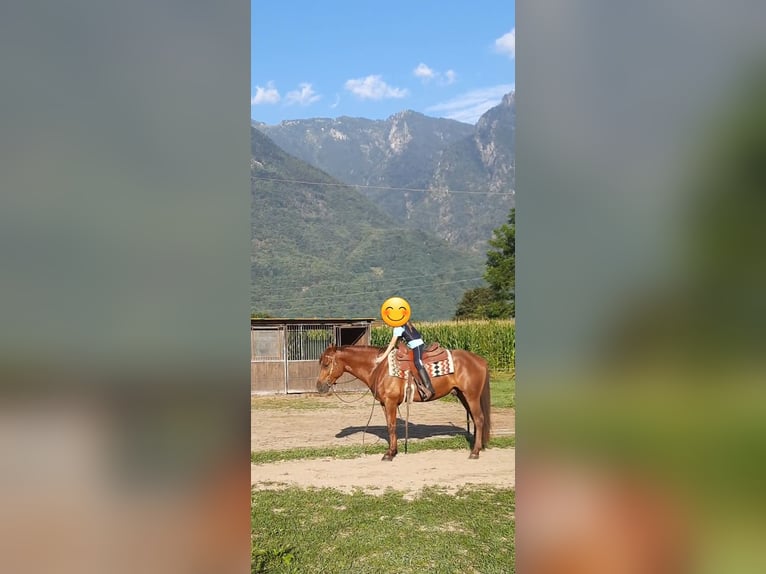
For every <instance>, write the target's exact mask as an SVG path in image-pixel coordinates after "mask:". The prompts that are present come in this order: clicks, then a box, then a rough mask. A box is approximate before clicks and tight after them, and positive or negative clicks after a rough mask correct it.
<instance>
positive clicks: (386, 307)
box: [380, 297, 410, 327]
mask: <svg viewBox="0 0 766 574" xmlns="http://www.w3.org/2000/svg"><path fill="white" fill-rule="evenodd" d="M380 316H381V317H382V318H383V321H385V322H386V325H388V326H389V327H401V326H402V325H404V324H405V323H406V322H407V321H409V320H410V304H409V303H407V301H405V300H404V299H402V298H401V297H391V298H389V299H386V300H385V301H384V302H383V305H381V306H380Z"/></svg>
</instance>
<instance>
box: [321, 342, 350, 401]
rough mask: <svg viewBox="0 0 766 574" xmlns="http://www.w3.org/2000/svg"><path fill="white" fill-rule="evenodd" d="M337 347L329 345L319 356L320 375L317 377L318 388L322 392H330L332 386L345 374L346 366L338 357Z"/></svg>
mask: <svg viewBox="0 0 766 574" xmlns="http://www.w3.org/2000/svg"><path fill="white" fill-rule="evenodd" d="M337 355H338V349H337V348H336V347H327V348H326V349H325V351H324V353H322V356H321V357H319V377H317V390H318V391H319V392H320V393H321V394H326V393H327V392H329V390H330V387H331V386H332V385H334V384H335V382H336V381H337V380H338V379H339V378H340V376H341V375H342V374H343V372H344V370H345V368H344V366H343V365H342V364H341V362H340V360H339V359H338V357H337Z"/></svg>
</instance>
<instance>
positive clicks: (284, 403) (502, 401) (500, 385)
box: [250, 371, 516, 411]
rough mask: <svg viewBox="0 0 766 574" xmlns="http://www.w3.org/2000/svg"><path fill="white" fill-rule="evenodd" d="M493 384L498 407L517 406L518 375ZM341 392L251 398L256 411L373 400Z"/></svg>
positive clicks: (497, 376) (493, 379)
mask: <svg viewBox="0 0 766 574" xmlns="http://www.w3.org/2000/svg"><path fill="white" fill-rule="evenodd" d="M489 384H490V389H491V394H492V401H491V404H492V406H493V407H494V408H514V407H515V406H516V402H515V394H516V377H515V375H514V374H513V373H510V372H507V371H496V372H495V371H493V372H492V374H491V375H490V381H489ZM368 393H369V391H365V392H364V393H363V394H368ZM338 395H339V396H340V397H341V398H338V397H334V396H332V395H327V396H320V395H317V394H313V393H312V394H309V393H306V394H301V395H289V396H284V395H280V396H278V397H273V396H269V397H251V399H250V408H251V409H252V410H283V409H285V410H286V409H296V410H302V411H310V410H319V409H334V408H338V406H340V405H342V404H343V403H341V399H342V400H345V401H348V402H356V403H365V404H367V403H369V402H371V401H372V398H371V397H369V396H368V397H367V398H366V399H362V398H360V393H358V392H340V393H338ZM439 400H440V401H446V402H450V403H457V402H458V400H457V397H455V396H453V395H447V396H446V397H443V398H441V399H439Z"/></svg>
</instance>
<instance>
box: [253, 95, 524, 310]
mask: <svg viewBox="0 0 766 574" xmlns="http://www.w3.org/2000/svg"><path fill="white" fill-rule="evenodd" d="M514 119H515V106H514V103H513V95H512V94H509V95H507V96H506V97H505V98H503V102H502V103H501V104H500V105H499V106H497V107H496V108H493V109H491V110H489V111H488V112H487V113H486V114H484V116H482V118H481V119H480V120H479V122H478V123H477V124H476V126H471V125H469V124H463V123H460V122H456V121H453V120H445V119H439V118H430V117H427V116H424V115H422V114H418V113H416V112H411V111H406V112H401V113H399V114H395V115H394V116H391V117H390V118H388V119H387V120H384V121H381V120H367V119H363V118H345V117H341V118H337V119H311V120H295V121H288V122H282V124H280V125H279V126H266V125H265V124H260V123H255V122H254V123H253V124H252V125H251V153H252V158H251V193H252V257H251V269H252V290H251V301H252V311H253V312H255V313H261V314H267V315H271V316H281V317H331V316H371V317H374V316H377V315H378V312H379V307H380V304H381V302H382V301H383V300H385V299H386V298H388V297H390V296H392V295H399V296H402V297H404V298H405V299H407V300H408V301H409V302H410V304H411V306H412V309H413V318H414V319H415V320H439V319H449V318H451V317H452V315H453V314H454V311H455V308H456V306H457V303H458V301H459V300H460V298H461V297H462V294H463V292H464V291H466V290H467V289H471V288H473V287H476V286H478V285H481V284H483V280H482V278H481V277H482V275H483V273H484V269H485V268H484V263H485V250H486V241H487V239H488V238H489V237H491V235H492V230H493V229H494V228H496V227H498V226H499V225H502V224H503V223H504V222H505V221H506V219H507V216H508V211H509V209H510V206H512V205H513V176H514V173H513V125H514Z"/></svg>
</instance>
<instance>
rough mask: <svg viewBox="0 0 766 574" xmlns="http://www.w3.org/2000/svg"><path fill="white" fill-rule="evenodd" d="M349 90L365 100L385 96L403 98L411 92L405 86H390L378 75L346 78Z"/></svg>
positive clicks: (346, 85)
mask: <svg viewBox="0 0 766 574" xmlns="http://www.w3.org/2000/svg"><path fill="white" fill-rule="evenodd" d="M344 87H345V88H346V89H347V90H348V91H349V92H351V93H352V94H354V95H355V96H357V97H359V98H361V99H363V100H382V99H384V98H403V97H405V96H406V95H407V94H408V93H409V92H408V91H407V90H406V89H403V88H394V87H392V86H389V85H388V84H387V83H386V82H384V81H383V79H382V78H381V77H380V76H378V75H372V76H367V77H366V78H355V79H351V80H346V84H345V86H344Z"/></svg>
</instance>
